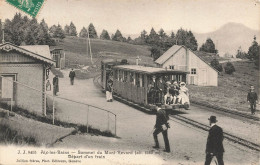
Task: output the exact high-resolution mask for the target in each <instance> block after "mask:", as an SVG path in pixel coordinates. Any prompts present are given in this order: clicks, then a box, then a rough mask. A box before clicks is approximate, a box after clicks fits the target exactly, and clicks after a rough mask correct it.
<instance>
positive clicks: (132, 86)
mask: <svg viewBox="0 0 260 165" xmlns="http://www.w3.org/2000/svg"><path fill="white" fill-rule="evenodd" d="M187 74H188V72H187V71H181V70H172V69H167V68H165V69H164V68H157V67H150V66H141V65H130V64H128V63H127V60H125V59H123V60H116V59H105V60H102V61H101V84H102V88H103V90H104V91H105V90H106V89H107V85H108V81H112V82H113V95H116V96H117V97H119V98H122V99H124V100H127V101H128V102H131V103H133V104H135V105H136V104H137V105H139V106H141V107H145V108H146V109H149V110H150V111H155V109H156V107H158V106H159V107H163V108H167V109H172V110H174V109H177V108H178V109H179V108H185V109H189V103H187V102H186V103H181V104H180V103H176V102H174V103H172V104H170V105H169V104H164V103H163V101H162V97H163V96H160V91H158V90H157V88H156V86H157V84H158V82H159V81H163V82H164V84H166V82H172V81H174V80H175V81H177V82H183V83H186V77H187ZM153 83H154V84H155V85H151V84H153ZM151 86H152V87H151ZM151 88H153V89H154V90H153V92H154V93H152V94H151Z"/></svg>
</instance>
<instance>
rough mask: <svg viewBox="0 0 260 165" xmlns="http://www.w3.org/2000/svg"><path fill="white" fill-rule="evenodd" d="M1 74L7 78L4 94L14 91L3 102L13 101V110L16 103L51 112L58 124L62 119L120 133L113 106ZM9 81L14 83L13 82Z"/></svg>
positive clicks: (37, 111) (9, 103)
mask: <svg viewBox="0 0 260 165" xmlns="http://www.w3.org/2000/svg"><path fill="white" fill-rule="evenodd" d="M0 77H1V78H2V80H5V84H4V85H2V88H3V89H2V92H5V94H4V95H8V92H9V95H10V91H11V95H12V96H11V97H10V98H8V99H1V100H0V102H2V103H7V104H8V105H10V111H13V109H14V108H15V107H19V108H22V109H25V110H26V111H29V112H31V113H36V114H38V115H42V116H44V117H46V118H47V117H49V116H51V117H52V124H55V120H58V121H62V122H65V123H73V124H77V125H83V126H86V128H87V132H89V128H90V127H92V128H94V129H99V130H101V131H109V132H111V133H113V134H115V135H116V122H117V121H116V120H117V116H116V114H115V113H113V112H111V111H109V110H106V109H103V108H100V107H97V106H94V105H90V104H86V103H84V102H80V101H75V100H71V99H68V98H65V97H60V96H55V95H54V94H53V92H52V90H50V91H46V92H42V91H41V90H40V89H41V88H42V86H41V88H40V89H36V87H35V86H30V85H26V84H24V83H20V82H18V81H15V80H10V79H7V78H6V77H5V76H0ZM8 82H9V83H10V84H9V85H8ZM5 86H6V87H5ZM7 87H13V89H5V88H7ZM8 90H10V91H8ZM82 92H84V91H82ZM84 99H87V98H84ZM44 100H46V101H44ZM8 115H9V112H8Z"/></svg>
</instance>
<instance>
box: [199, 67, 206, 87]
mask: <svg viewBox="0 0 260 165" xmlns="http://www.w3.org/2000/svg"><path fill="white" fill-rule="evenodd" d="M198 81H199V82H200V83H199V84H200V85H203V86H204V85H207V69H205V68H202V69H200V75H199V80H198Z"/></svg>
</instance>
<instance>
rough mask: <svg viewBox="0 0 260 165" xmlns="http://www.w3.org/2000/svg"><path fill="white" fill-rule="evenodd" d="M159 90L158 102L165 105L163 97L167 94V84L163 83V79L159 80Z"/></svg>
mask: <svg viewBox="0 0 260 165" xmlns="http://www.w3.org/2000/svg"><path fill="white" fill-rule="evenodd" d="M157 88H158V102H159V103H161V104H162V103H163V96H164V93H165V84H164V83H163V79H162V77H160V78H159V81H158V83H157Z"/></svg>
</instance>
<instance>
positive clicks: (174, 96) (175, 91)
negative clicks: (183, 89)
mask: <svg viewBox="0 0 260 165" xmlns="http://www.w3.org/2000/svg"><path fill="white" fill-rule="evenodd" d="M166 83H167V86H168V89H167V93H166V95H165V96H164V100H165V101H164V104H176V103H177V102H178V95H179V89H180V88H179V85H178V83H177V81H175V80H174V81H172V83H170V82H166Z"/></svg>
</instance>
